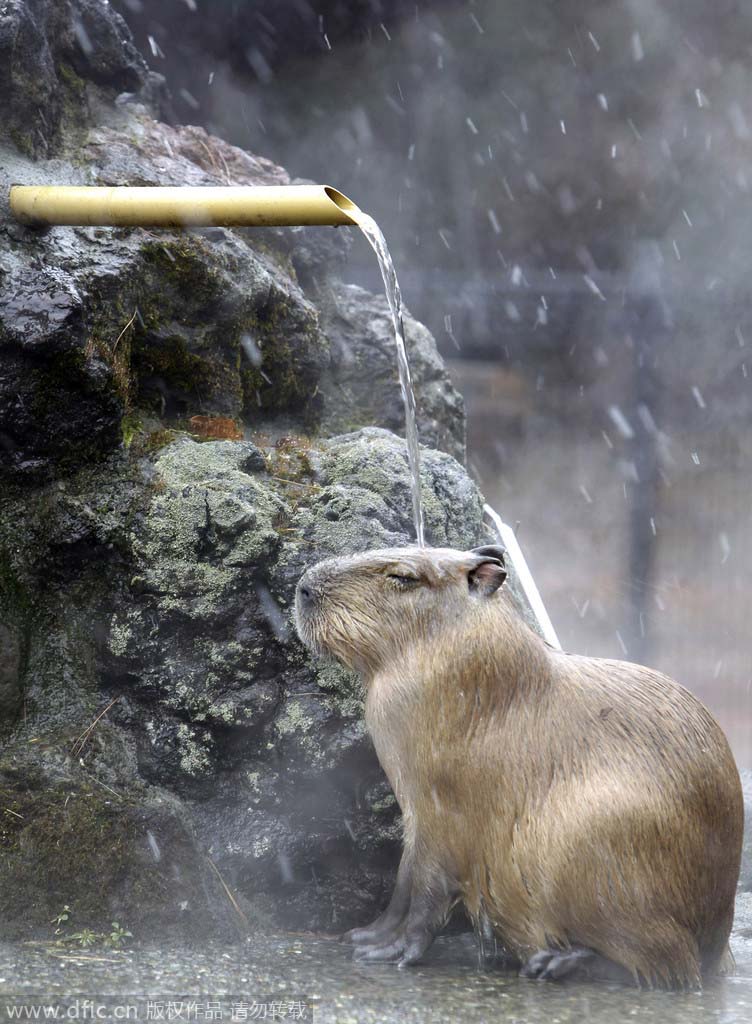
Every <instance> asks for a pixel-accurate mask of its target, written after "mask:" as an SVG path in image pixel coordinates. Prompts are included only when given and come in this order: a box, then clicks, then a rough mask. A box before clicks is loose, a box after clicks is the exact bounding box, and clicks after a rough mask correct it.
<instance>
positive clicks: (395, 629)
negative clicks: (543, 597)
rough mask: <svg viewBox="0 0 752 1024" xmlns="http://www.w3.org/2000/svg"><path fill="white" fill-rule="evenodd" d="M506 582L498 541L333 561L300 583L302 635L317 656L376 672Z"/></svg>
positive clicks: (297, 613) (298, 612) (297, 598)
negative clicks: (463, 547)
mask: <svg viewBox="0 0 752 1024" xmlns="http://www.w3.org/2000/svg"><path fill="white" fill-rule="evenodd" d="M505 579H506V571H505V569H504V551H503V549H502V548H500V547H495V546H488V547H483V548H475V549H474V550H472V551H455V550H454V549H453V548H421V547H406V548H384V549H383V550H379V551H364V552H362V553H361V554H357V555H350V556H348V557H341V558H328V559H326V560H325V561H323V562H319V563H318V564H317V565H314V566H312V567H311V568H310V569H308V570H307V572H305V573H304V574H303V576H302V577H301V579H300V582H299V583H298V588H297V592H296V594H295V621H296V625H297V629H298V635H299V636H300V639H301V640H302V641H303V643H305V644H306V646H308V647H309V648H310V649H311V650H312V651H314V652H315V653H316V654H331V655H334V657H336V658H338V659H339V660H340V661H342V662H343V663H344V664H345V665H347V666H349V667H350V668H355V669H358V670H359V671H373V670H374V669H376V668H378V666H379V665H383V664H385V663H386V662H387V661H388V660H389V659H390V658H392V657H394V655H395V654H397V653H398V652H399V651H400V650H404V649H405V647H406V646H407V645H410V644H415V643H419V642H421V641H424V640H427V639H430V637H431V636H434V635H436V631H437V629H439V630H440V629H441V628H442V624H446V625H448V624H450V623H453V622H455V621H456V620H457V619H458V618H459V617H461V616H462V615H463V614H464V612H466V611H468V610H469V609H470V608H471V607H472V606H473V604H477V602H479V601H485V600H487V599H488V598H490V597H491V596H492V595H493V594H494V593H495V592H496V591H497V590H498V588H499V587H500V586H501V584H502V583H503V582H504V580H505Z"/></svg>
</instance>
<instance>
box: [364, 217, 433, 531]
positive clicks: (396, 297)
mask: <svg viewBox="0 0 752 1024" xmlns="http://www.w3.org/2000/svg"><path fill="white" fill-rule="evenodd" d="M347 212H348V214H349V215H350V217H352V219H353V220H354V221H356V222H357V225H358V227H359V228H360V230H361V231H362V232H363V234H364V235H365V236H366V238H367V239H368V241H369V242H370V244H371V247H372V249H373V251H374V252H375V253H376V258H377V259H378V261H379V270H380V271H381V277H382V279H383V281H384V290H385V292H386V298H387V302H388V303H389V309H390V311H391V314H392V323H393V325H394V340H395V342H396V345H397V367H398V369H399V379H400V388H401V390H402V401H403V403H404V406H405V439H406V441H407V461H408V465H409V467H410V494H411V496H412V503H413V522H414V524H415V536H416V538H417V541H418V544H420V546H421V547H423V545H424V544H425V536H424V529H423V506H422V504H421V499H420V449H419V447H418V424H417V421H416V418H415V393H414V392H413V385H412V378H411V376H410V362H409V360H408V358H407V348H406V346H405V325H404V323H403V320H402V292H401V291H400V286H399V281H398V280H397V272H396V271H395V269H394V263H393V261H392V256H391V253H390V252H389V248H388V247H387V244H386V239H385V238H384V234H383V232H382V230H381V228H380V227H379V226H378V224H377V223H376V221H375V220H374V219H373V217H370V216H369V215H368V214H367V213H363V211H362V210H358V209H357V208H355V209H349V208H348V211H347Z"/></svg>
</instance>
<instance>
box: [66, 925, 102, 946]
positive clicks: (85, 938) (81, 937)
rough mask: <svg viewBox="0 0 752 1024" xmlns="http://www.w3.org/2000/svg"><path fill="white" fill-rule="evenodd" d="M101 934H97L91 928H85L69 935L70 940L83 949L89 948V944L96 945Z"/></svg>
mask: <svg viewBox="0 0 752 1024" xmlns="http://www.w3.org/2000/svg"><path fill="white" fill-rule="evenodd" d="M101 937H102V936H101V935H97V933H96V932H93V931H92V930H91V928H83V929H82V930H81V931H80V932H74V933H73V935H70V936H69V937H68V940H67V941H68V942H76V943H78V945H79V946H81V947H82V948H83V949H88V948H89V946H95V945H96V944H97V942H98V940H99V939H101Z"/></svg>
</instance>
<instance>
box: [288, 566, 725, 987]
mask: <svg viewBox="0 0 752 1024" xmlns="http://www.w3.org/2000/svg"><path fill="white" fill-rule="evenodd" d="M479 557H480V556H477V555H474V554H473V553H471V552H457V551H452V550H450V549H430V548H429V549H418V548H410V549H393V550H388V551H382V552H366V553H365V554H363V555H356V556H353V557H352V558H349V559H333V560H330V561H328V562H324V563H320V564H319V565H318V566H316V567H314V569H313V570H311V571H309V573H307V574H306V576H305V577H304V580H307V581H308V582H309V584H310V587H311V588H312V590H313V592H314V595H315V599H314V603H313V606H312V607H310V608H306V609H303V608H302V606H301V604H300V601H299V602H298V629H299V632H300V635H301V637H302V638H303V639H304V641H306V642H307V643H308V644H309V645H310V646H311V647H312V648H313V649H314V650H318V651H320V652H323V651H327V652H330V653H332V654H334V655H335V656H337V657H339V658H340V659H341V660H342V661H343V662H345V663H346V664H348V665H350V666H351V667H354V668H356V669H358V670H359V671H360V672H361V674H362V676H363V679H364V682H365V685H366V722H367V725H368V728H369V730H370V733H371V735H372V737H373V741H374V744H375V747H376V752H377V754H378V757H379V760H380V762H381V764H382V766H383V768H384V771H385V772H386V774H387V776H388V778H389V781H390V783H391V785H392V787H393V789H394V793H395V795H396V797H397V800H398V802H399V805H400V807H401V809H402V813H403V821H404V843H405V852H404V856H403V865H402V866H401V869H400V870H401V873H402V876H403V879H402V892H401V893H400V892H399V888H400V886H399V880H398V886H397V892H396V893H395V898H394V899H393V903H394V906H393V907H390V908H389V909H388V910H387V912H385V915H382V919H381V920H380V922H377V923H376V925H375V926H374V928H375V931H374V929H373V928H372V929H371V930H370V932H369V930H363V931H362V932H361V936H360V939H359V938H358V935H357V934H356V935H355V937H354V938H355V941H356V942H359V941H360V942H361V952H362V955H363V956H364V958H365V959H369V958H372V959H392V958H398V957H399V958H402V959H403V961H405V962H411V960H413V959H416V958H417V957H419V956H420V955H421V954H422V951H423V949H425V948H427V945H428V944H429V943H430V941H431V938H432V937H433V934H435V932H436V931H437V930H438V929H439V928H440V927H441V924H442V922H443V920H444V919H445V917H446V915H447V914H448V912H449V909H450V908H451V906H452V905H453V903H454V902H456V901H458V900H461V901H463V902H464V904H465V906H466V907H467V909H468V911H469V913H470V915H471V916H472V917H473V919H474V920H475V921H476V923H477V925H478V928H479V930H486V931H487V930H488V928H489V926H490V928H492V930H493V932H494V934H495V935H496V936H497V937H498V940H499V941H500V942H501V943H502V945H503V946H504V948H505V949H506V950H508V951H509V952H510V953H511V954H512V955H514V956H516V957H518V958H519V959H520V960H521V961H523V962H524V961H527V960H529V958H530V957H532V956H533V955H534V954H536V952H538V951H541V950H567V949H569V948H574V949H580V948H582V949H584V950H587V951H591V950H592V951H594V952H595V953H597V954H599V955H600V956H601V957H605V958H607V959H608V960H611V961H613V962H615V963H616V964H618V965H621V966H622V967H623V968H625V969H626V971H628V972H629V974H630V975H631V976H632V978H634V980H635V981H637V982H638V983H642V984H647V985H659V986H665V987H681V988H686V987H696V986H698V985H700V983H701V980H702V978H703V977H708V976H711V975H713V974H715V973H718V972H719V971H721V970H722V969H723V968H724V967H725V966H726V965H727V963H728V957H729V953H728V936H729V932H730V930H731V925H732V921H733V912H734V895H735V889H736V882H737V878H738V874H739V862H740V856H741V841H742V817H743V806H742V795H741V786H740V782H739V776H738V772H737V769H736V766H735V764H734V761H733V757H732V755H731V752H730V750H729V747H728V744H727V742H726V739H725V737H724V735H723V733H722V732H721V730H720V728H719V726H718V725H717V724H716V722H715V721H714V719H713V718H712V717H711V715H710V714H709V712H708V711H707V710H706V709H705V707H704V706H703V705H702V704H701V703H700V702H699V701H698V700H697V699H696V698H694V697H693V696H692V695H691V694H690V693H689V692H688V691H687V690H685V689H683V688H682V687H681V686H679V685H678V684H677V683H675V682H673V681H672V680H671V679H669V678H668V677H666V676H664V675H661V674H660V673H658V672H653V671H651V670H650V669H647V668H644V667H642V666H639V665H634V664H631V663H628V662H620V661H609V660H604V659H597V658H584V657H576V656H573V655H568V654H564V653H560V652H558V651H555V650H552V649H551V648H549V647H548V646H547V645H546V644H545V643H544V642H543V641H542V640H541V639H539V637H538V636H537V635H535V634H534V633H533V632H532V631H531V630H530V629H529V628H528V627H527V626H526V625H525V624H524V622H523V621H522V620H521V618H520V617H519V615H518V613H517V612H516V610H515V608H514V605H513V603H512V600H511V598H510V597H509V596H508V594H507V592H506V591H504V590H501V591H498V592H496V593H494V594H493V595H492V596H487V595H486V594H485V593H484V592H483V591H482V590H474V589H473V588H472V586H471V585H469V574H471V573H472V572H473V571H474V570H475V569H476V568H477V564H478V562H477V559H478V558H479ZM399 572H405V573H409V574H411V575H414V576H415V577H417V580H418V582H413V583H410V584H408V585H403V584H397V583H396V582H395V581H394V580H393V579H392V574H394V573H399ZM301 582H302V581H301ZM390 910H391V911H392V914H391V919H387V920H386V921H385V918H388V916H389V911H390ZM379 929H381V930H379ZM390 944H391V945H390ZM392 947H393V953H394V956H393V957H392V956H390V955H388V954H389V953H390V951H392ZM385 950H386V952H384V951H385ZM379 951H380V952H379Z"/></svg>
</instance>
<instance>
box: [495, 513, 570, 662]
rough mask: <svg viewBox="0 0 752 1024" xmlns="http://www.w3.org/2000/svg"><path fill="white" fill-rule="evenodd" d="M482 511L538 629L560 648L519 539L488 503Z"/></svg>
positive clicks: (546, 638) (549, 641) (544, 637)
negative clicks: (493, 528) (509, 560)
mask: <svg viewBox="0 0 752 1024" xmlns="http://www.w3.org/2000/svg"><path fill="white" fill-rule="evenodd" d="M483 511H484V512H485V513H486V515H487V516H488V518H489V519H490V520H491V522H492V523H493V524H494V527H495V528H496V532H497V533H498V535H499V540H500V541H501V543H502V544H503V545H504V548H505V549H506V551H508V552H509V557H510V558H511V560H512V565H513V566H514V571H515V572H516V574H517V579H518V580H519V581H520V586H521V587H522V589H523V591H524V593H525V597H526V598H527V601H528V604H529V605H530V608H531V610H532V612H533V615H534V616H535V618H536V619H537V622H538V625H539V626H540V631H541V633H542V634H543V639H544V640H545V641H546V642H547V643H549V644H551V646H552V647H555V648H556V649H557V650H559V651H560V650H561V649H562V648H561V644H560V643H559V638H558V636H557V635H556V630H555V629H554V627H553V623H552V622H551V620H550V619H549V617H548V612H547V611H546V606H545V605H544V604H543V598H542V597H541V596H540V591H539V590H538V588H537V587H536V585H535V580H534V579H533V574H532V573H531V572H530V569H529V568H528V564H527V562H526V561H525V556H524V555H523V554H522V548H521V547H520V545H519V541H518V540H517V537H516V536H515V533H514V530H513V529H512V527H511V526H507V524H506V523H505V522H503V520H502V518H501V516H500V515H499V514H498V512H494V510H493V509H492V508H491V506H490V505H484V506H483Z"/></svg>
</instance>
